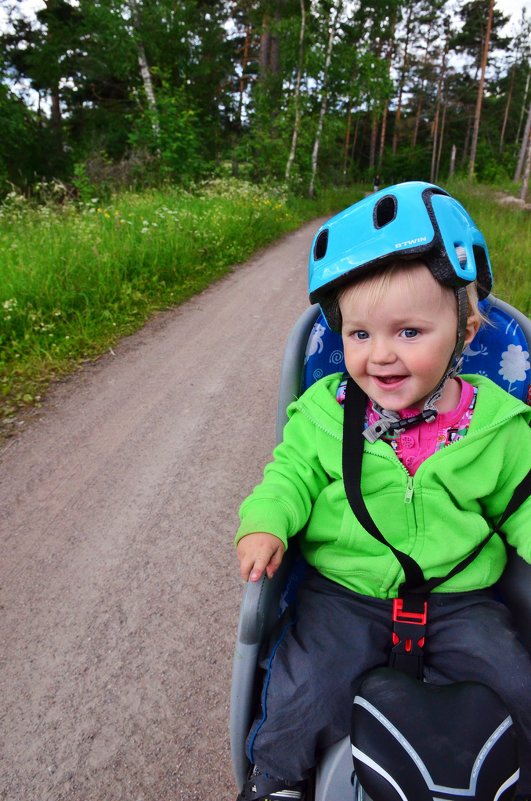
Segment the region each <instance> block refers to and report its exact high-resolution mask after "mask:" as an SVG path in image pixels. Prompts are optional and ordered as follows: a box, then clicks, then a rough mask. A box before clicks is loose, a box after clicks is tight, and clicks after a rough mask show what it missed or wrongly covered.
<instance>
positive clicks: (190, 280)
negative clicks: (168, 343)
mask: <svg viewBox="0 0 531 801" xmlns="http://www.w3.org/2000/svg"><path fill="white" fill-rule="evenodd" d="M359 196H360V195H359V193H358V194H356V193H353V191H352V190H348V192H336V193H334V192H328V193H323V195H322V197H321V198H320V199H319V201H318V202H315V201H313V202H310V201H303V200H297V199H294V198H290V197H288V196H287V195H286V194H285V193H284V192H283V191H282V190H280V189H275V188H272V189H264V188H260V187H257V186H254V185H252V184H248V183H244V182H237V181H232V180H226V181H216V182H214V183H210V184H206V185H204V186H202V187H199V188H198V189H196V190H195V191H194V192H193V193H192V192H183V191H182V190H180V191H177V190H173V189H168V190H166V191H160V190H158V191H149V192H144V193H141V194H134V193H123V194H120V195H118V196H116V197H115V198H114V199H113V200H112V202H109V203H108V204H105V205H100V202H99V201H98V199H97V198H92V199H90V200H89V201H88V202H86V203H84V204H81V205H79V204H78V205H75V204H73V203H69V202H66V203H64V204H63V205H60V206H57V205H55V206H54V205H51V204H49V205H42V206H39V207H33V206H31V205H30V204H28V202H27V201H26V200H25V199H24V198H22V197H20V196H18V195H11V196H9V197H8V199H7V201H6V202H5V203H4V204H3V206H2V207H0V349H1V355H0V410H1V414H0V416H3V417H4V419H5V418H7V419H14V418H15V416H16V413H17V410H18V409H20V408H21V407H23V406H25V405H28V404H32V403H35V402H38V401H39V400H40V397H41V395H42V391H43V389H44V388H45V387H46V385H47V383H48V382H49V380H50V379H51V378H52V377H54V376H58V375H61V374H63V373H65V372H68V371H69V370H71V369H72V368H73V367H75V365H77V364H79V363H80V362H81V361H83V360H85V359H90V358H94V357H95V356H97V355H98V354H100V353H102V352H104V351H105V350H106V349H107V348H109V347H110V346H112V344H113V343H114V342H115V341H116V340H117V339H118V338H119V337H120V336H123V335H124V334H126V333H129V332H131V331H133V330H135V329H136V328H138V327H139V326H140V325H141V324H142V323H143V322H144V321H145V320H146V319H147V318H148V317H149V315H150V314H152V313H153V312H154V311H156V310H157V309H162V308H167V307H170V306H173V305H176V304H178V303H181V302H182V301H183V300H185V299H186V298H189V297H190V296H192V295H193V294H195V293H197V292H199V291H200V290H202V289H204V288H205V287H206V286H207V285H208V284H209V283H211V282H212V281H213V280H215V279H216V278H218V277H219V276H221V275H223V274H224V273H226V272H227V271H229V270H230V269H231V266H232V265H235V264H237V263H238V262H241V261H243V260H244V259H246V258H248V257H249V256H250V255H251V254H252V253H253V252H254V251H255V250H256V249H257V248H260V247H263V246H264V245H266V244H267V243H269V242H271V241H272V240H274V239H276V238H278V237H279V236H280V235H282V234H283V233H286V232H287V231H290V230H293V229H294V228H296V227H298V226H299V225H300V224H301V223H302V222H303V221H304V220H307V219H309V218H312V217H315V216H316V215H318V214H331V213H333V212H334V211H336V210H337V209H338V208H341V207H342V206H343V205H347V204H348V203H351V202H354V200H356V199H357V198H358V197H359Z"/></svg>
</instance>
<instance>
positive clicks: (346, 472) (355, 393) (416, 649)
mask: <svg viewBox="0 0 531 801" xmlns="http://www.w3.org/2000/svg"><path fill="white" fill-rule="evenodd" d="M366 405H367V396H366V395H365V393H364V392H363V391H362V390H361V389H360V387H359V386H358V385H357V384H356V383H355V382H354V381H353V380H352V378H350V376H349V377H348V379H347V387H346V394H345V404H344V412H345V419H344V423H343V483H344V485H345V492H346V495H347V499H348V502H349V504H350V507H351V509H352V511H353V513H354V515H355V517H356V518H357V520H358V521H359V522H360V523H361V525H362V526H363V528H364V529H365V530H366V531H367V532H368V533H369V534H371V535H372V536H373V537H374V538H375V539H376V540H378V542H381V543H382V544H384V545H387V547H388V548H389V549H390V550H391V551H392V553H393V555H394V556H395V557H396V559H397V560H398V562H399V564H400V566H401V568H402V570H403V571H404V577H405V580H404V582H403V584H401V585H400V588H399V598H397V599H395V603H394V606H393V621H394V624H395V633H394V635H393V643H394V647H393V652H392V658H391V664H394V665H395V666H396V667H399V668H400V669H402V670H406V672H409V673H412V674H413V675H416V676H417V677H418V678H420V677H421V676H422V653H423V651H422V649H423V646H424V634H425V627H426V610H427V603H426V599H427V597H428V595H429V594H430V592H433V590H434V589H435V588H436V587H438V586H439V585H441V584H444V582H446V581H448V580H449V579H451V578H453V576H455V575H457V574H458V573H460V572H461V571H462V570H465V569H466V568H467V567H468V565H470V564H471V563H472V562H473V561H474V559H476V558H477V556H479V554H480V553H481V551H482V550H483V548H484V547H485V546H486V545H487V543H488V542H490V540H491V539H492V537H493V536H494V534H498V535H499V536H501V537H502V538H503V537H504V535H503V531H502V530H501V527H502V526H503V524H504V523H505V521H506V520H507V519H508V518H509V517H510V516H511V515H512V514H513V512H515V511H516V509H518V507H519V506H521V505H522V504H523V503H524V501H526V500H527V498H528V497H529V495H530V494H531V472H528V473H527V475H526V476H525V477H524V478H523V480H522V481H521V482H520V484H519V485H518V486H517V487H516V489H515V490H514V493H513V495H512V497H511V500H510V501H509V503H508V505H507V507H506V509H505V511H504V512H503V514H502V516H501V517H500V519H499V520H498V522H497V523H496V524H495V525H494V526H493V528H492V530H491V532H490V533H489V534H488V536H487V537H485V539H484V540H483V541H482V542H480V543H479V545H478V546H476V548H474V549H473V550H472V551H471V552H470V553H469V554H468V556H466V557H465V558H464V559H462V560H461V561H460V562H458V564H457V565H455V566H454V567H453V568H452V569H451V570H450V572H449V573H447V574H446V575H445V576H434V577H432V578H430V579H428V580H426V579H425V577H424V574H423V572H422V569H421V567H420V565H419V564H417V562H416V561H415V560H414V559H412V557H411V556H409V555H408V554H406V553H404V552H403V551H400V550H399V549H398V548H395V547H394V545H392V544H391V543H390V542H388V540H387V539H386V538H385V537H384V535H383V534H382V532H381V531H380V529H379V528H378V527H377V526H376V524H375V522H374V520H373V519H372V517H371V516H370V514H369V511H368V509H367V507H366V505H365V501H364V499H363V495H362V492H361V466H362V458H363V448H364V439H363V437H362V432H363V426H364V422H365V409H366ZM411 657H415V659H414V660H413V659H411Z"/></svg>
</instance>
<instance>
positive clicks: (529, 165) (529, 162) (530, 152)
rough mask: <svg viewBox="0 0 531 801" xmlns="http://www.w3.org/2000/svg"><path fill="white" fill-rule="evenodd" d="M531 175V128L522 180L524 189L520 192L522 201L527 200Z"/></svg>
mask: <svg viewBox="0 0 531 801" xmlns="http://www.w3.org/2000/svg"><path fill="white" fill-rule="evenodd" d="M530 173H531V127H530V130H529V133H528V136H527V156H526V159H525V167H524V177H523V180H522V188H521V190H520V200H523V201H525V200H526V199H527V190H528V188H529V174H530Z"/></svg>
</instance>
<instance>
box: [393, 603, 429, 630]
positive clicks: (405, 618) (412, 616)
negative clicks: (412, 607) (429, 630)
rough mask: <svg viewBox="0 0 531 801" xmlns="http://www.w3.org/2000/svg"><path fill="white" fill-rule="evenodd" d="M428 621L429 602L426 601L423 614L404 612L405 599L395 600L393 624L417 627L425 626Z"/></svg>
mask: <svg viewBox="0 0 531 801" xmlns="http://www.w3.org/2000/svg"><path fill="white" fill-rule="evenodd" d="M427 620H428V602H427V601H424V608H423V611H422V612H408V611H407V609H406V610H404V599H403V598H393V623H412V624H413V625H415V626H425V625H426V621H427Z"/></svg>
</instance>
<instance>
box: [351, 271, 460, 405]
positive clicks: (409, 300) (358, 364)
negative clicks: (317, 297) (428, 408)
mask: <svg viewBox="0 0 531 801" xmlns="http://www.w3.org/2000/svg"><path fill="white" fill-rule="evenodd" d="M371 284H373V281H370V280H369V281H364V282H363V283H361V284H360V285H358V286H356V285H355V286H354V287H353V288H352V290H349V289H347V290H346V292H345V293H344V294H343V295H342V297H341V299H340V302H339V306H340V309H341V316H342V320H343V323H342V331H341V333H342V337H343V347H344V351H345V364H346V367H347V370H348V372H349V374H350V375H351V376H352V378H353V379H354V381H356V383H357V384H359V386H360V387H361V388H362V389H363V391H364V392H365V393H366V394H367V395H368V396H369V397H370V398H371V399H372V400H374V401H376V403H378V404H379V405H380V406H382V407H383V408H384V409H389V411H399V410H401V409H407V408H410V407H415V408H418V409H422V408H423V406H424V403H425V401H426V400H427V399H428V398H429V396H430V395H431V393H432V391H433V390H434V389H435V387H436V386H437V384H438V383H439V381H440V380H441V378H442V376H443V374H444V372H445V370H446V368H447V366H448V362H449V361H450V357H451V356H452V353H453V351H454V348H455V344H456V339H457V304H456V300H455V295H454V293H453V291H452V290H448V289H446V288H445V287H442V286H441V285H440V284H439V283H438V282H437V281H436V280H435V278H433V276H432V274H431V273H430V271H429V270H428V268H427V267H425V266H424V265H421V264H417V265H416V266H413V267H411V268H408V269H406V270H400V271H398V272H395V273H393V274H391V275H389V276H388V284H387V285H386V286H385V291H381V292H380V293H378V292H376V293H375V291H374V287H373V286H371ZM473 328H474V330H472V329H473ZM474 333H475V327H474V326H471V325H469V326H468V327H467V336H466V338H467V342H469V341H471V339H472V338H473V335H474ZM458 400H459V391H458V386H457V384H456V382H455V381H448V382H447V383H446V385H445V388H444V392H443V396H442V398H441V400H440V401H439V402H438V404H437V406H438V409H439V411H441V412H444V411H449V410H450V409H452V408H454V406H455V405H456V404H457V403H458Z"/></svg>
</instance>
